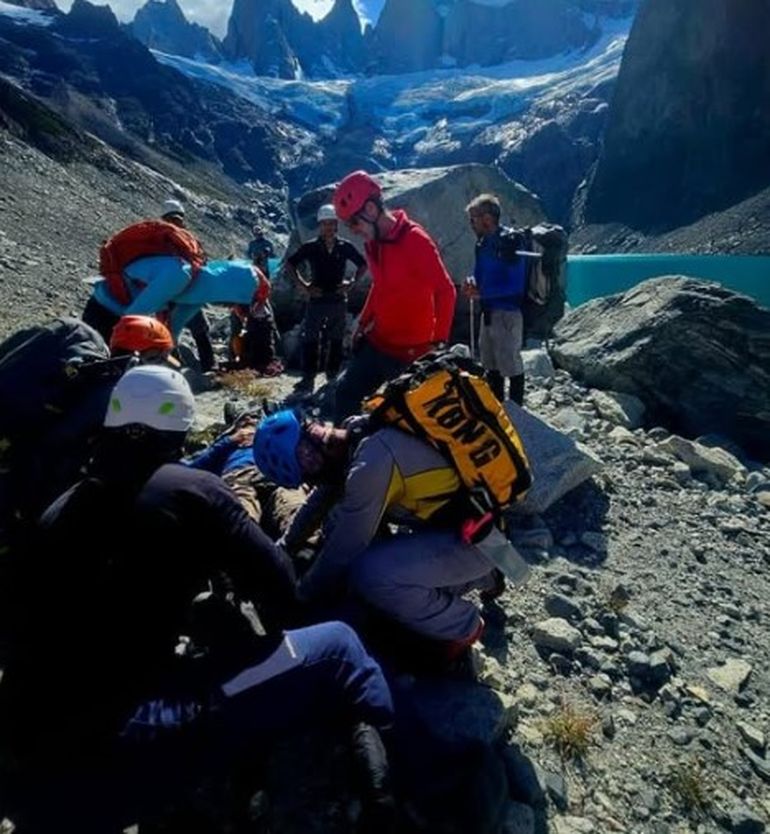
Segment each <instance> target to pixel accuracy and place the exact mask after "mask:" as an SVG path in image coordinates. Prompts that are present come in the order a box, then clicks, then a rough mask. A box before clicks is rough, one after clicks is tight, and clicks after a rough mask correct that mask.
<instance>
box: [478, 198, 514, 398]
mask: <svg viewBox="0 0 770 834" xmlns="http://www.w3.org/2000/svg"><path fill="white" fill-rule="evenodd" d="M465 210H466V211H467V212H468V220H469V221H470V224H471V228H472V229H473V232H474V234H475V235H476V238H477V240H476V251H475V266H474V270H473V276H472V277H469V278H468V279H467V280H466V284H465V294H466V295H467V296H468V297H469V298H478V299H479V300H480V302H481V326H480V329H479V356H480V358H481V364H482V365H483V366H484V369H485V370H486V372H487V379H488V381H489V385H490V387H491V388H492V391H493V392H494V394H495V396H496V397H497V398H498V399H499V400H501V401H502V400H503V399H505V378H506V377H508V379H509V393H508V396H509V397H510V399H512V400H513V401H514V402H515V403H518V404H519V405H521V404H522V403H523V401H524V365H523V363H522V359H521V348H522V341H523V324H522V315H521V305H522V302H523V300H524V294H525V292H526V275H527V262H526V259H525V258H524V257H516V256H515V253H511V252H508V251H507V250H509V249H511V248H512V247H511V246H510V245H507V246H506V244H509V242H510V241H511V236H510V234H508V235H507V233H508V230H507V229H506V228H505V227H504V226H501V225H500V200H498V198H497V197H496V196H495V195H494V194H481V195H479V196H478V197H476V198H475V199H474V200H471V202H470V203H468V205H467V206H466V207H465ZM506 235H507V240H506ZM511 255H513V257H511Z"/></svg>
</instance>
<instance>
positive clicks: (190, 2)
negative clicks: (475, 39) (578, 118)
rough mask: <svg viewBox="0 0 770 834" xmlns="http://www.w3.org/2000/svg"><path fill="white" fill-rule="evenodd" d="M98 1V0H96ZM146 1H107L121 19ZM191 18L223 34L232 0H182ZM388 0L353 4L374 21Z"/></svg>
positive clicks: (307, 5) (66, 1)
mask: <svg viewBox="0 0 770 834" xmlns="http://www.w3.org/2000/svg"><path fill="white" fill-rule="evenodd" d="M96 2H98V0H96ZM144 2H145V0H110V2H109V3H107V4H99V5H109V6H112V10H113V11H114V12H115V14H116V15H117V16H118V18H119V19H120V20H132V19H133V17H134V14H135V13H136V10H137V9H138V8H139V7H140V6H143V5H144ZM178 2H179V5H180V6H181V7H182V9H183V11H184V13H185V15H186V16H187V19H188V20H192V21H194V22H195V23H200V24H202V25H203V26H207V27H208V28H209V29H211V31H212V32H213V33H214V34H215V35H219V36H220V37H222V36H223V35H224V34H225V31H226V29H227V19H228V17H229V16H230V9H231V8H232V5H233V4H232V0H178ZM384 2H385V0H353V5H354V6H355V7H356V9H357V10H358V13H359V15H360V16H361V18H362V19H363V20H365V21H372V22H374V21H375V20H376V19H377V17H378V15H379V13H380V11H381V9H382V6H383V4H384ZM56 3H57V5H58V6H59V7H60V8H62V9H64V10H65V11H67V10H69V7H70V6H71V5H72V0H56ZM292 3H294V5H295V6H296V7H297V8H298V9H301V10H302V11H305V12H308V14H310V15H312V16H313V17H314V18H316V19H319V18H321V17H323V16H324V15H325V14H326V13H327V12H328V11H329V9H331V7H332V5H333V4H334V0H292Z"/></svg>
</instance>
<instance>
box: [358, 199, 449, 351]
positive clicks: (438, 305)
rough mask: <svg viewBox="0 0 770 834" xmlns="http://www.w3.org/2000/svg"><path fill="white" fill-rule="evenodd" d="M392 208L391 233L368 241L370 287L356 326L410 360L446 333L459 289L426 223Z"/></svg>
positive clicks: (378, 345)
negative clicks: (382, 237)
mask: <svg viewBox="0 0 770 834" xmlns="http://www.w3.org/2000/svg"><path fill="white" fill-rule="evenodd" d="M393 214H394V216H395V218H396V225H395V226H394V228H393V230H392V231H391V233H390V235H389V236H388V237H387V238H386V239H384V240H371V241H368V242H367V243H366V247H365V249H366V259H367V261H368V263H369V271H370V272H371V274H372V287H371V289H370V290H369V295H368V297H367V299H366V303H365V304H364V309H363V310H362V311H361V318H360V319H359V325H358V326H359V330H360V331H361V332H363V333H364V334H366V338H367V339H368V340H369V341H370V342H371V343H372V345H373V346H374V347H375V348H377V350H379V351H381V352H382V353H386V354H388V355H389V356H394V357H396V358H397V359H402V360H404V361H406V362H410V361H412V360H413V359H416V358H418V357H419V356H422V355H423V354H424V353H427V351H429V350H430V349H431V346H432V345H433V343H434V342H445V341H447V339H448V338H449V331H450V329H451V327H452V318H453V316H454V311H455V298H456V296H457V290H456V289H455V286H454V284H453V283H452V279H451V278H450V277H449V274H448V273H447V271H446V267H445V266H444V263H443V261H442V260H441V256H440V255H439V253H438V249H437V248H436V244H435V243H434V242H433V240H432V239H431V237H430V235H429V234H428V233H427V232H426V231H425V229H423V228H422V226H420V225H418V224H417V223H415V222H413V221H412V220H410V219H409V218H408V217H407V216H406V212H404V211H394V212H393Z"/></svg>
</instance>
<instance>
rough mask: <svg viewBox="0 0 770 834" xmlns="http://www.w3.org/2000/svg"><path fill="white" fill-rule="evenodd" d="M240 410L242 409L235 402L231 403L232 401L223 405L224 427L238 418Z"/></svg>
mask: <svg viewBox="0 0 770 834" xmlns="http://www.w3.org/2000/svg"><path fill="white" fill-rule="evenodd" d="M241 409H242V406H241V405H239V404H238V403H236V402H233V401H232V400H228V401H227V402H226V403H225V405H224V409H223V411H224V418H225V425H228V426H231V425H232V424H233V423H234V422H235V420H236V418H237V417H238V414H240V411H241Z"/></svg>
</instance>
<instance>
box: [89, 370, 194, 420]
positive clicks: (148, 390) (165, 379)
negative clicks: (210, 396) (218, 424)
mask: <svg viewBox="0 0 770 834" xmlns="http://www.w3.org/2000/svg"><path fill="white" fill-rule="evenodd" d="M194 418H195V398H194V397H193V394H192V391H191V390H190V386H189V385H188V384H187V380H186V379H185V378H184V377H183V376H182V374H180V373H179V372H178V371H175V370H173V369H172V368H167V367H165V366H163V365H140V366H139V367H137V368H131V370H129V371H126V373H125V374H123V376H122V377H121V378H120V379H119V380H118V383H117V385H116V386H115V387H114V388H113V389H112V394H111V395H110V402H109V404H108V406H107V414H106V415H105V416H104V425H105V427H106V428H119V427H120V426H130V425H133V424H139V425H142V426H149V427H150V428H151V429H156V430H158V431H175V432H187V431H189V429H190V428H191V426H192V424H193V420H194Z"/></svg>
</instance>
